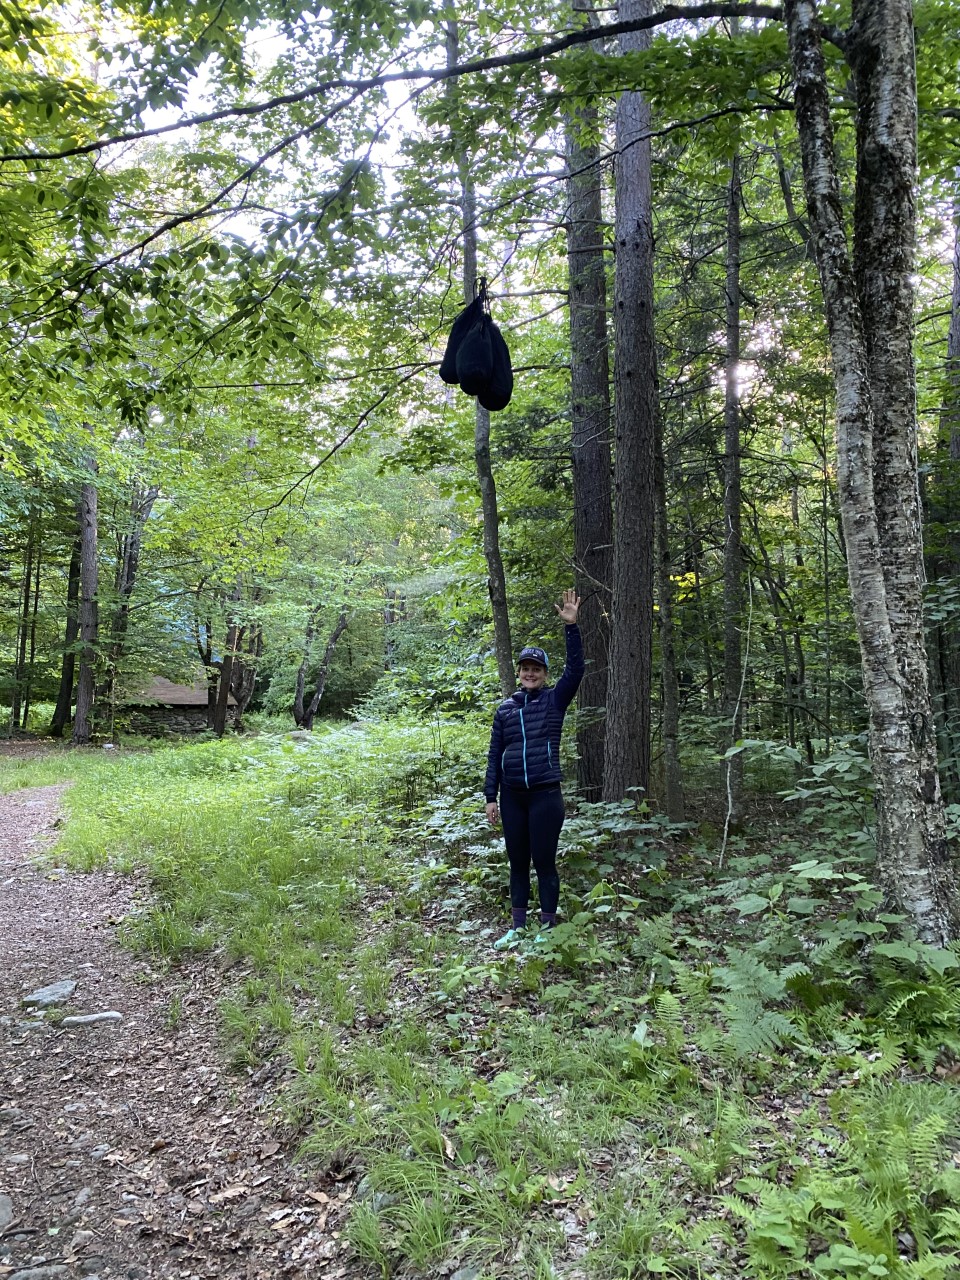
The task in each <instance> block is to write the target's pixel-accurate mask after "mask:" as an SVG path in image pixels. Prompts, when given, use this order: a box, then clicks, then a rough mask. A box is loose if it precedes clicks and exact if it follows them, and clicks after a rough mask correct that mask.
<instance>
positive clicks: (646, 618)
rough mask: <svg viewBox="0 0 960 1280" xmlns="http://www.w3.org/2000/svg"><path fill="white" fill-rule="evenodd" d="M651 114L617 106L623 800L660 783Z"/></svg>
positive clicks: (626, 10)
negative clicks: (653, 715) (655, 738)
mask: <svg viewBox="0 0 960 1280" xmlns="http://www.w3.org/2000/svg"><path fill="white" fill-rule="evenodd" d="M650 11H651V2H650V0H622V2H621V4H620V5H619V9H618V13H619V17H620V20H621V21H630V20H631V19H634V18H642V17H645V16H646V15H647V14H649V13H650ZM648 43H649V37H648V35H647V33H645V32H634V33H631V34H629V35H623V36H621V37H620V52H621V53H630V52H633V51H634V50H637V49H643V48H646V47H647V45H648ZM649 134H650V108H649V106H648V104H647V102H646V100H645V99H644V97H643V95H642V94H641V93H637V92H634V91H631V92H627V93H623V94H621V96H620V100H619V102H618V103H617V120H616V136H617V160H616V168H615V173H614V182H615V187H616V214H615V227H614V238H615V245H616V248H615V252H616V258H615V274H614V306H613V315H614V424H615V432H616V448H615V456H614V473H613V474H614V510H613V520H614V525H613V600H612V611H611V627H610V667H611V670H612V671H614V672H615V673H616V696H615V697H613V698H611V699H610V701H609V706H608V708H607V737H606V746H605V751H604V779H603V796H604V799H605V800H620V799H622V798H623V797H624V796H625V795H626V794H627V792H628V791H629V790H631V789H633V788H642V789H644V790H645V789H646V788H647V786H648V782H649V775H650V693H651V666H652V652H651V651H652V633H653V562H654V549H653V511H654V503H655V497H656V494H655V475H654V472H655V457H656V440H657V417H658V413H659V403H658V386H657V353H656V345H655V339H654V328H653V217H652V213H653V211H652V182H651V172H650V164H651V149H650V138H649Z"/></svg>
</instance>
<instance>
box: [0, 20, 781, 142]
mask: <svg viewBox="0 0 960 1280" xmlns="http://www.w3.org/2000/svg"><path fill="white" fill-rule="evenodd" d="M702 18H766V19H769V20H770V21H772V22H779V21H781V20H782V18H783V10H782V8H781V7H780V6H779V5H768V4H759V3H755V0H746V3H743V4H730V3H723V2H720V3H716V2H715V3H706V4H695V5H667V6H666V7H665V8H663V9H661V10H660V11H659V12H658V13H654V14H651V15H649V16H647V17H643V18H635V19H633V20H631V21H629V22H611V23H608V24H606V25H604V26H600V27H585V28H583V29H582V30H578V31H571V32H569V33H568V34H567V35H565V36H561V37H560V39H558V40H551V41H549V42H548V43H547V44H542V45H536V46H535V47H534V48H532V49H521V50H520V51H519V52H517V53H506V54H498V55H496V56H494V57H489V58H477V59H475V60H474V61H472V62H463V63H460V64H458V65H456V66H452V67H412V68H410V70H408V71H390V72H385V73H383V74H381V75H378V76H369V77H367V78H366V79H347V78H345V77H340V78H337V79H335V80H324V81H321V82H320V83H319V84H314V85H309V86H308V87H307V88H306V89H301V90H299V91H298V92H297V93H284V94H280V95H278V96H277V97H275V98H268V99H266V100H265V101H264V102H251V103H248V104H247V105H245V106H233V107H223V108H221V110H219V111H207V112H204V113H202V114H201V115H196V116H188V117H186V118H185V119H183V120H177V121H174V122H173V123H171V124H166V125H158V126H157V127H156V128H155V129H137V130H131V131H130V132H129V133H119V134H115V135H114V136H112V137H109V138H99V139H97V140H96V141H94V142H85V143H82V144H81V145H80V146H76V147H65V148H64V149H63V150H62V151H14V152H8V153H6V154H4V155H0V164H9V163H11V162H12V161H37V160H65V159H67V158H68V157H69V156H83V155H90V154H91V153H93V152H96V151H103V150H105V149H106V148H107V147H114V146H119V145H120V144H122V143H128V142H139V141H141V140H142V139H144V138H156V137H159V136H160V135H161V134H165V133H174V132H176V131H177V130H180V129H188V128H192V127H193V126H195V125H200V124H213V123H215V122H216V121H219V120H229V119H232V118H236V117H238V116H239V117H246V116H258V115H262V114H263V113H264V112H267V111H272V110H274V109H275V108H276V107H289V106H295V105H296V104H297V103H301V102H309V101H311V100H312V99H313V98H319V97H322V96H323V95H324V94H325V93H330V92H331V91H332V90H334V89H352V90H355V91H357V92H358V93H364V92H366V91H367V90H369V89H378V88H380V87H382V86H383V85H385V84H391V83H396V82H399V81H405V80H427V81H430V82H432V83H442V82H443V81H444V80H450V79H456V78H458V77H459V76H464V75H475V74H477V73H479V72H483V71H496V70H499V69H503V68H507V67H519V66H525V65H529V64H530V63H535V62H543V61H545V60H546V59H547V58H552V57H553V56H554V55H555V54H558V53H563V52H564V51H565V50H566V49H572V48H574V47H576V46H577V45H581V44H590V43H592V42H593V41H595V40H609V39H611V38H612V37H614V36H619V35H626V34H627V33H629V32H632V31H646V30H650V29H652V28H654V27H660V26H664V25H666V24H667V23H668V22H679V21H697V20H699V19H702Z"/></svg>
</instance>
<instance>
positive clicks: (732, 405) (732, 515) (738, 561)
mask: <svg viewBox="0 0 960 1280" xmlns="http://www.w3.org/2000/svg"><path fill="white" fill-rule="evenodd" d="M741 198H742V197H741V191H740V157H739V156H738V155H735V156H734V157H733V159H732V161H731V162H730V183H729V186H728V188H727V279H726V289H725V294H726V298H725V308H724V309H725V325H726V355H725V367H724V402H723V529H724V539H723V720H724V733H725V736H726V739H727V745H728V746H730V747H732V746H733V745H734V744H735V743H737V742H739V740H740V739H741V738H742V737H743V707H742V705H741V701H742V691H743V639H742V628H743V545H742V543H743V539H742V530H741V493H740V386H739V381H738V379H739V374H740V202H741ZM724 772H725V777H724V784H725V787H726V793H727V829H728V830H730V829H732V830H734V831H736V830H737V829H738V828H739V827H740V825H741V823H742V821H743V754H742V752H740V751H737V752H736V753H735V754H734V755H731V756H728V757H727V759H726V761H725V771H724Z"/></svg>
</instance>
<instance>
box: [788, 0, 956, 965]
mask: <svg viewBox="0 0 960 1280" xmlns="http://www.w3.org/2000/svg"><path fill="white" fill-rule="evenodd" d="M785 12H786V18H787V29H788V35H789V41H790V53H791V59H792V62H793V70H794V76H795V79H796V96H795V100H796V114H797V124H798V128H799V132H800V146H801V155H802V159H803V171H804V182H805V188H806V195H807V205H808V210H809V216H810V225H811V234H812V236H813V241H814V244H815V246H816V254H817V266H818V268H819V272H820V279H821V283H822V286H823V293H824V302H825V307H826V314H827V325H828V329H829V333H830V346H831V355H832V361H833V372H834V380H835V383H836V397H837V467H838V481H839V491H840V504H841V516H842V520H843V533H844V541H845V543H846V552H847V564H848V573H849V579H850V594H851V600H852V604H853V611H854V617H855V619H856V625H857V636H858V640H859V642H860V653H861V662H862V668H863V681H864V692H865V694H866V700H867V708H868V712H869V717H870V731H869V737H870V755H871V761H872V764H873V770H874V777H875V780H876V788H877V790H876V802H877V863H878V871H879V876H880V881H881V884H882V886H883V889H884V891H885V894H886V897H887V899H888V900H889V902H890V904H891V905H892V906H894V907H895V908H896V909H898V910H900V911H902V912H903V913H904V914H905V915H906V916H907V917H908V920H909V921H910V924H911V925H912V927H913V929H914V930H915V931H916V934H917V936H918V937H919V938H920V939H921V940H922V941H925V942H928V943H932V944H933V945H938V946H943V945H945V944H946V943H947V942H949V941H950V940H951V939H952V938H954V937H956V936H957V927H958V916H960V913H958V904H957V894H956V879H955V874H954V868H953V865H952V863H951V861H950V857H949V853H948V851H947V845H946V839H945V833H944V813H943V803H942V799H941V794H940V783H939V778H938V773H937V761H936V739H935V735H934V733H933V731H932V711H931V704H930V695H929V687H928V683H927V667H926V655H925V652H924V645H923V631H922V617H921V610H920V587H921V583H922V557H921V540H920V533H921V530H920V509H919V497H918V485H917V456H916V404H915V398H914V388H915V377H914V366H913V349H912V341H913V329H912V324H913V320H912V312H913V284H912V280H911V277H912V275H913V272H914V270H915V264H914V247H915V231H916V228H915V210H914V202H913V190H914V183H915V180H916V172H915V164H916V82H915V77H914V51H913V29H912V20H911V10H910V4H909V0H869V3H864V2H862V0H857V2H856V3H855V4H854V11H853V18H854V21H853V26H852V28H851V32H850V38H849V39H850V45H849V47H850V53H851V63H852V65H853V68H854V74H855V79H856V91H857V92H856V102H857V197H856V208H855V213H854V236H855V253H854V258H853V259H851V255H850V253H849V250H848V246H847V240H846V231H845V225H844V218H843V207H842V202H841V195H840V184H839V180H838V176H837V171H836V165H835V161H834V140H833V127H832V120H831V116H830V96H829V90H828V86H827V78H826V69H825V65H824V60H823V51H822V48H821V45H820V30H819V25H818V21H817V12H816V6H815V4H814V2H813V0H787V3H786V10H785Z"/></svg>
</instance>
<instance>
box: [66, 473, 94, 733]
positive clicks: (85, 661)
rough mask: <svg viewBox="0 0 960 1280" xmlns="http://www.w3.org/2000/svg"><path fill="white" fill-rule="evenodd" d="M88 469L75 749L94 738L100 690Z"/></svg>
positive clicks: (83, 488)
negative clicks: (95, 706) (96, 668)
mask: <svg viewBox="0 0 960 1280" xmlns="http://www.w3.org/2000/svg"><path fill="white" fill-rule="evenodd" d="M87 467H88V470H89V472H90V475H91V479H90V480H88V481H87V483H86V484H84V485H82V486H81V489H80V607H79V611H78V619H79V644H80V650H79V656H80V674H79V676H78V678H77V706H76V711H75V713H74V718H73V737H72V739H71V741H72V742H73V745H74V746H85V745H86V744H87V743H88V742H89V741H90V738H91V736H92V734H93V725H92V716H93V704H94V696H95V689H96V682H95V680H94V663H95V662H96V657H97V588H98V567H97V483H96V475H97V464H96V462H95V461H94V460H93V457H92V456H91V457H90V458H89V459H88V462H87Z"/></svg>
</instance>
